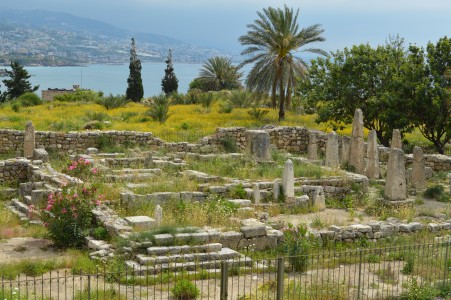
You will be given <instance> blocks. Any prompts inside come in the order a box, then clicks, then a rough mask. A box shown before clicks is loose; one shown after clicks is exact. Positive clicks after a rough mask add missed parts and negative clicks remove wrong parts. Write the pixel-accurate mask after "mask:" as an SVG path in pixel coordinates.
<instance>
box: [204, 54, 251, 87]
mask: <svg viewBox="0 0 451 300" xmlns="http://www.w3.org/2000/svg"><path fill="white" fill-rule="evenodd" d="M238 70H239V68H238V67H235V66H233V65H232V60H231V59H230V58H227V57H220V56H215V57H212V58H209V59H208V60H207V62H206V63H204V65H203V66H202V69H201V70H200V74H199V79H200V80H201V82H202V84H203V85H204V87H205V89H206V90H208V91H220V90H224V89H231V90H232V89H237V88H239V87H240V86H241V83H240V78H241V76H243V73H241V72H239V71H238Z"/></svg>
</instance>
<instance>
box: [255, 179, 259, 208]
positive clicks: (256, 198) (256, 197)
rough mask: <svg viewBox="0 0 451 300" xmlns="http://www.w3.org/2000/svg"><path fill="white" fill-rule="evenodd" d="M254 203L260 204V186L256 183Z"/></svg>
mask: <svg viewBox="0 0 451 300" xmlns="http://www.w3.org/2000/svg"><path fill="white" fill-rule="evenodd" d="M254 203H255V204H257V205H258V204H260V186H259V185H258V183H256V184H254Z"/></svg>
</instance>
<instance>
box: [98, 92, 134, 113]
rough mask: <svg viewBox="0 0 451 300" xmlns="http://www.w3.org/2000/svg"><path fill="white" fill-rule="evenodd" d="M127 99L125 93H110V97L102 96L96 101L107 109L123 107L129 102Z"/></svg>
mask: <svg viewBox="0 0 451 300" xmlns="http://www.w3.org/2000/svg"><path fill="white" fill-rule="evenodd" d="M127 102H128V101H127V99H126V98H125V95H116V96H113V95H112V94H110V95H109V96H108V97H102V98H99V99H97V100H96V103H97V104H99V105H102V106H103V107H105V108H106V109H107V110H109V109H114V108H118V107H123V106H125V105H126V104H127Z"/></svg>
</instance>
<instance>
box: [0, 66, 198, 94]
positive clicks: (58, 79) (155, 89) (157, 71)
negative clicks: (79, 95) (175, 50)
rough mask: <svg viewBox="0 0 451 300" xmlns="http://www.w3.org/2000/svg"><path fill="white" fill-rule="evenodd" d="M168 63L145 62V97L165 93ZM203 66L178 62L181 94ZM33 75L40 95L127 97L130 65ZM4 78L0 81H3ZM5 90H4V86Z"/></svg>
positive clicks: (33, 70)
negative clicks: (68, 92) (76, 91)
mask: <svg viewBox="0 0 451 300" xmlns="http://www.w3.org/2000/svg"><path fill="white" fill-rule="evenodd" d="M165 68H166V64H165V63H158V62H145V63H142V69H141V77H142V81H143V86H144V97H151V96H154V95H158V94H160V93H161V92H162V90H161V79H162V78H163V77H164V69H165ZM201 68H202V64H188V63H174V73H175V75H176V76H177V78H178V81H179V88H178V91H179V92H180V93H186V92H187V91H188V88H189V84H190V82H191V81H192V80H193V79H194V78H196V77H197V76H198V75H199V71H200V69H201ZM26 70H27V71H28V73H29V74H30V75H31V77H30V79H29V80H30V82H31V84H32V85H39V90H38V91H37V93H38V95H41V91H42V90H46V89H49V88H52V89H54V88H58V89H71V88H72V86H73V85H79V86H80V87H81V88H83V89H90V90H93V91H102V92H103V93H104V94H105V95H109V94H113V95H117V94H121V95H123V94H125V91H126V89H127V78H128V75H129V65H128V64H93V65H86V66H74V67H26ZM2 79H4V78H0V80H2ZM0 85H2V87H1V89H2V90H4V88H5V87H4V86H3V84H2V83H1V82H0Z"/></svg>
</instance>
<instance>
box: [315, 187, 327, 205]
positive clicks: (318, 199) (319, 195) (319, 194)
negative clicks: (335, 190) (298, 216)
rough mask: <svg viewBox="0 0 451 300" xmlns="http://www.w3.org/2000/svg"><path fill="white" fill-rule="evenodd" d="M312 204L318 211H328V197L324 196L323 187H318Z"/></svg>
mask: <svg viewBox="0 0 451 300" xmlns="http://www.w3.org/2000/svg"><path fill="white" fill-rule="evenodd" d="M312 204H313V207H315V208H317V209H318V210H324V209H326V197H325V195H324V188H323V187H322V186H320V187H317V188H316V189H315V190H314V191H313V196H312Z"/></svg>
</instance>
